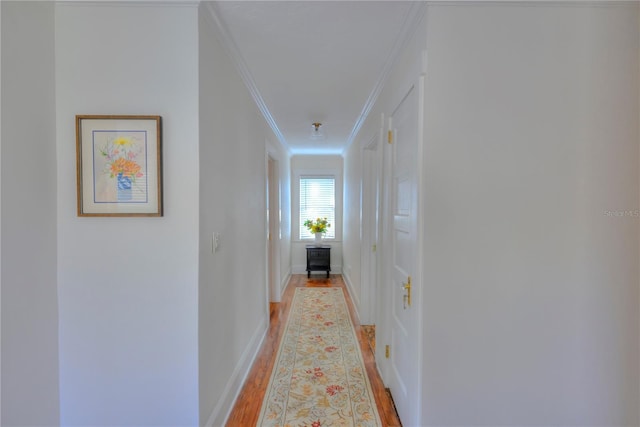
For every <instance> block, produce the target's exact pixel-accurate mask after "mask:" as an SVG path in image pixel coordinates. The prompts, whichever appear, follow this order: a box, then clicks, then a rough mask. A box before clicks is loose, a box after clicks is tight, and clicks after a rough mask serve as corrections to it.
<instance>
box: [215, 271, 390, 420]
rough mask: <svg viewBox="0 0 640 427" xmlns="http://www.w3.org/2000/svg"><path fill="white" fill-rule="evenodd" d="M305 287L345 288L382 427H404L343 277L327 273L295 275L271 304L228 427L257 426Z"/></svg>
mask: <svg viewBox="0 0 640 427" xmlns="http://www.w3.org/2000/svg"><path fill="white" fill-rule="evenodd" d="M305 286H331V287H341V288H343V289H344V291H345V292H344V293H345V297H346V300H347V305H348V307H349V313H350V315H351V320H352V321H353V324H354V326H355V330H356V335H357V336H358V341H359V343H360V350H361V351H362V357H363V359H364V363H365V366H366V369H367V374H368V375H369V381H370V382H371V388H372V390H373V394H374V395H375V399H376V403H377V405H378V412H379V413H380V419H381V420H382V425H383V426H385V427H396V426H401V424H400V420H399V419H398V416H397V414H396V411H395V408H394V406H393V401H392V399H391V397H390V396H389V394H388V393H387V390H385V387H384V384H383V383H382V379H381V378H380V375H379V374H378V370H377V369H376V365H375V360H374V357H373V353H372V351H371V347H370V346H369V343H368V341H367V337H366V335H365V333H364V332H363V331H362V330H361V328H360V322H359V321H358V319H356V316H355V311H354V309H353V303H352V301H351V298H350V297H349V293H348V292H347V290H346V287H345V284H344V281H343V279H342V276H341V275H334V274H332V275H331V276H330V277H329V278H328V279H327V278H325V277H324V274H322V275H312V276H311V278H310V279H307V276H306V274H294V275H292V276H291V280H290V281H289V284H288V285H287V288H286V289H285V292H284V295H283V297H282V301H281V302H280V303H272V304H271V306H270V309H271V310H270V311H271V321H270V325H269V331H268V332H267V336H266V338H265V340H264V343H263V345H262V348H261V349H260V353H259V354H258V356H257V358H256V361H255V362H254V364H253V367H252V368H251V372H250V373H249V376H248V377H247V381H246V382H245V384H244V387H243V389H242V391H241V392H240V395H239V396H238V400H237V401H236V404H235V406H234V408H233V410H232V412H231V415H230V416H229V419H228V421H227V427H249V426H255V425H256V422H257V421H258V417H259V416H260V409H261V407H262V400H263V399H264V394H265V391H266V389H267V385H268V384H269V378H270V377H271V370H272V369H273V364H274V363H275V357H276V354H277V352H278V346H279V344H280V339H281V338H282V334H283V332H284V326H285V323H286V321H287V317H288V315H289V308H290V307H291V300H292V298H293V293H294V289H295V288H296V287H305Z"/></svg>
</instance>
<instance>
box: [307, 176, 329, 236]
mask: <svg viewBox="0 0 640 427" xmlns="http://www.w3.org/2000/svg"><path fill="white" fill-rule="evenodd" d="M335 187H336V180H335V178H334V177H329V176H301V177H300V239H311V238H313V237H314V236H313V234H311V232H310V231H309V230H308V229H307V227H305V226H304V222H305V221H306V220H308V219H312V220H315V219H317V218H327V220H328V221H329V224H331V227H329V228H328V229H327V233H326V234H325V238H327V239H333V238H335V236H336V202H335V194H336V192H335Z"/></svg>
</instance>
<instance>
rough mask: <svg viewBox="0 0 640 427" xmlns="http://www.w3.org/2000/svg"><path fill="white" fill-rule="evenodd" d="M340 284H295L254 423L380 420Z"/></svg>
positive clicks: (318, 426)
mask: <svg viewBox="0 0 640 427" xmlns="http://www.w3.org/2000/svg"><path fill="white" fill-rule="evenodd" d="M381 425H382V424H381V422H380V416H379V415H378V410H377V408H376V403H375V399H374V397H373V393H372V392H371V385H370V384H369V378H368V377H367V374H366V370H365V367H364V363H363V361H362V355H361V354H360V347H359V346H358V341H357V339H356V336H355V331H354V328H353V324H352V323H351V318H350V317H349V312H348V310H347V304H346V301H345V298H344V294H343V291H342V289H341V288H296V293H295V295H294V297H293V302H292V305H291V313H290V314H289V320H288V321H287V325H286V328H285V333H284V336H283V338H282V342H281V344H280V349H279V350H278V356H277V358H276V362H275V365H274V368H273V373H272V375H271V380H270V382H269V387H268V388H267V392H266V394H265V398H264V401H263V403H262V411H261V413H260V418H259V420H258V426H269V427H287V426H291V427H294V426H295V427H302V426H304V427H307V426H308V427H322V426H361V427H369V426H371V427H373V426H381Z"/></svg>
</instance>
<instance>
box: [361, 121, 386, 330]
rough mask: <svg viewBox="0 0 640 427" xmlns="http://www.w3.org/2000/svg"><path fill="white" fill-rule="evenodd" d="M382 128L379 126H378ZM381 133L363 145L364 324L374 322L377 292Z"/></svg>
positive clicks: (362, 278) (362, 293)
mask: <svg viewBox="0 0 640 427" xmlns="http://www.w3.org/2000/svg"><path fill="white" fill-rule="evenodd" d="M380 130H381V131H382V129H380ZM379 142H380V135H376V136H375V137H374V138H373V140H372V141H371V142H370V143H369V144H368V145H367V146H366V147H364V148H363V149H362V183H361V192H362V195H361V201H362V202H361V205H360V218H362V222H361V227H362V229H361V232H360V235H361V236H362V248H361V252H360V263H361V264H360V265H361V278H360V280H361V283H362V285H361V287H360V289H361V293H360V296H361V300H360V301H361V307H360V322H361V323H362V324H363V325H375V324H376V323H377V320H378V319H376V311H377V295H378V277H377V276H378V264H377V263H378V260H377V246H378V229H379V224H378V218H379V215H378V212H379V211H380V202H379V200H380V194H379V188H380V185H379V184H380V179H379V174H380V155H379V146H380V143H379Z"/></svg>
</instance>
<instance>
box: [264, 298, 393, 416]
mask: <svg viewBox="0 0 640 427" xmlns="http://www.w3.org/2000/svg"><path fill="white" fill-rule="evenodd" d="M302 289H305V290H307V289H308V290H318V291H321V290H326V289H336V290H335V291H332V292H338V291H340V296H341V297H342V304H343V306H344V309H345V310H346V312H347V318H348V319H349V325H350V326H351V327H350V328H349V331H350V334H351V336H352V338H353V339H354V341H355V343H356V349H357V353H358V360H359V361H360V364H361V365H362V369H363V370H364V382H365V385H366V386H367V392H368V393H369V397H370V399H371V401H372V403H373V413H374V414H375V416H376V423H377V425H378V426H380V427H382V420H381V419H380V414H379V413H378V404H377V403H376V396H375V395H374V394H373V389H372V388H371V382H370V381H369V374H368V373H367V367H366V366H365V364H364V358H363V357H362V349H361V348H360V341H358V337H357V335H356V330H355V326H354V325H353V320H351V314H350V313H349V306H348V305H347V299H346V298H345V296H344V289H342V288H337V287H328V288H324V287H323V288H295V292H294V294H293V299H292V300H291V307H289V315H288V316H287V324H286V325H285V328H284V332H283V333H282V336H281V337H280V342H279V343H278V353H277V354H276V359H275V362H274V363H273V368H272V369H271V375H270V376H269V384H268V385H267V389H266V391H265V393H264V398H263V399H262V406H261V408H260V417H259V418H258V421H257V423H256V427H259V426H261V425H262V421H263V419H264V416H265V415H266V414H265V412H266V409H267V405H266V403H267V401H268V398H269V395H270V393H269V392H270V391H271V386H272V385H273V378H274V377H275V373H276V367H277V366H278V362H280V353H281V351H282V347H283V343H284V337H285V335H286V334H287V332H289V325H290V320H291V314H292V312H293V307H294V305H295V302H296V300H297V299H298V295H300V293H298V291H300V290H302Z"/></svg>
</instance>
